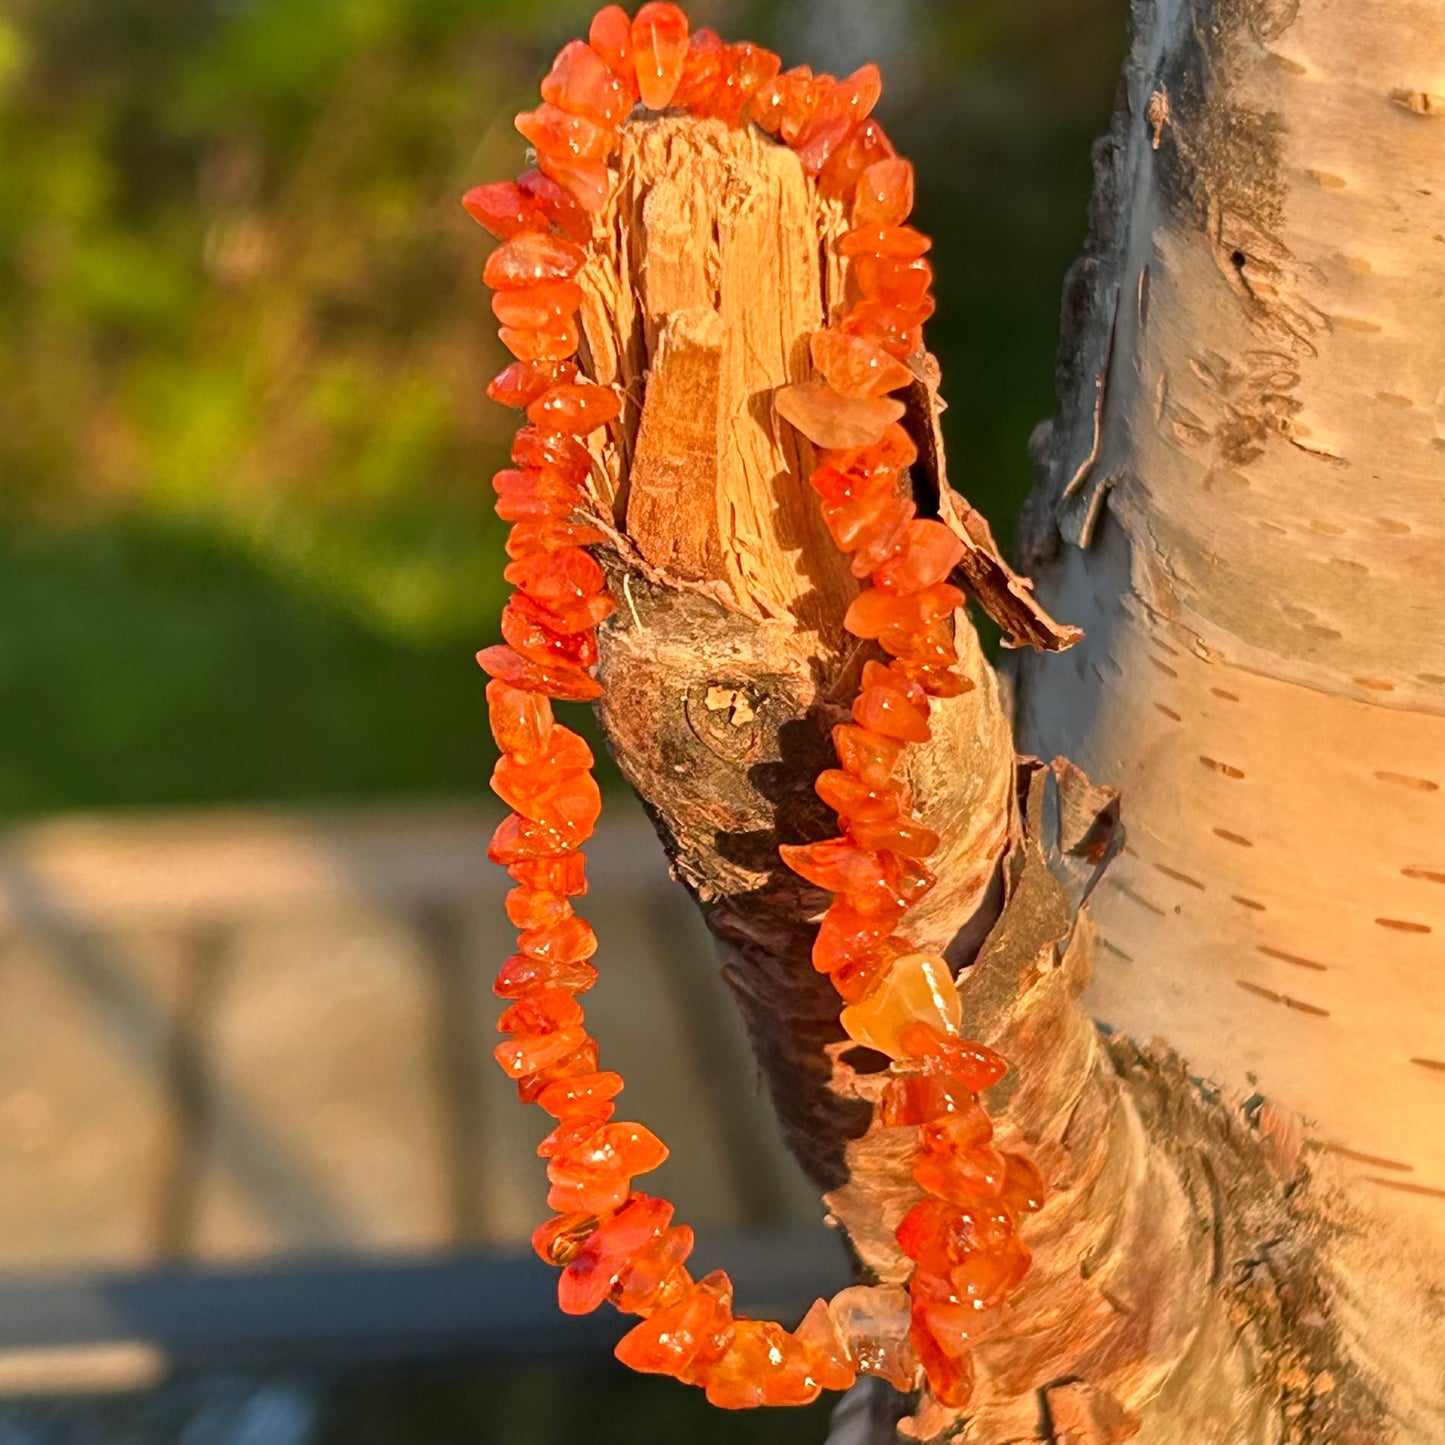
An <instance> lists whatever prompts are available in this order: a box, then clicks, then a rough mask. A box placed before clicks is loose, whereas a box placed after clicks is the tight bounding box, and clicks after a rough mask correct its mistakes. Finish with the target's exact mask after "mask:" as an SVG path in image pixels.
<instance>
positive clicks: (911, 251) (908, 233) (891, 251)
mask: <svg viewBox="0 0 1445 1445" xmlns="http://www.w3.org/2000/svg"><path fill="white" fill-rule="evenodd" d="M932 248H933V242H932V241H930V240H929V239H928V237H927V236H925V235H924V234H923V232H922V231H917V230H914V228H913V227H912V226H855V227H854V228H853V229H852V230H851V231H845V232H844V233H843V235H842V236H841V237H840V238H839V240H838V254H839V255H840V256H847V257H849V258H850V259H851V258H852V257H854V256H891V257H893V258H894V259H895V260H899V261H916V260H917V259H918V258H919V257H920V256H922V255H924V254H925V253H926V252H928V251H930V250H932Z"/></svg>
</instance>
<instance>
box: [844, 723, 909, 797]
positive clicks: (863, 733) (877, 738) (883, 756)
mask: <svg viewBox="0 0 1445 1445" xmlns="http://www.w3.org/2000/svg"><path fill="white" fill-rule="evenodd" d="M833 748H834V751H835V752H836V753H837V754H838V761H839V762H840V763H841V764H842V765H843V767H844V768H845V769H847V771H848V772H850V773H854V774H856V775H857V776H858V777H859V778H861V779H862V780H863V781H864V782H865V783H871V784H873V785H875V786H878V785H881V784H883V783H886V782H887V781H888V779H889V778H890V777H891V776H892V775H893V769H894V767H895V766H896V765H897V763H898V758H899V755H900V754H901V753H902V751H903V744H902V743H901V742H899V740H898V739H897V738H890V737H885V736H884V735H883V734H882V733H879V732H875V731H873V730H872V729H870V728H861V727H857V726H856V725H854V724H853V723H839V724H838V725H837V726H836V727H835V728H834V729H833Z"/></svg>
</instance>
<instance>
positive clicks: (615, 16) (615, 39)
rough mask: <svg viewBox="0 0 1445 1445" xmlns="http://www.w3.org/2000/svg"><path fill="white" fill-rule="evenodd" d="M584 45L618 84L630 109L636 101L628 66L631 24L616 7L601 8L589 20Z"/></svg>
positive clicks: (631, 69) (634, 75)
mask: <svg viewBox="0 0 1445 1445" xmlns="http://www.w3.org/2000/svg"><path fill="white" fill-rule="evenodd" d="M587 42H588V44H589V45H591V47H592V48H593V50H595V51H596V52H597V54H598V55H599V56H601V58H602V60H603V61H604V62H605V63H606V65H607V67H608V69H609V70H611V71H612V73H613V74H614V75H616V76H617V78H618V79H619V80H620V81H621V82H622V85H623V88H624V90H625V92H626V94H627V96H628V108H629V109H630V108H631V106H632V105H633V103H634V102H635V101H636V99H637V72H636V69H635V67H634V66H633V63H632V22H631V21H630V20H629V19H628V18H627V12H626V11H625V10H624V9H623V8H622V6H620V5H604V6H603V7H602V9H601V10H599V11H598V12H597V13H596V14H595V15H594V16H593V17H592V24H591V26H590V27H589V29H588V31H587Z"/></svg>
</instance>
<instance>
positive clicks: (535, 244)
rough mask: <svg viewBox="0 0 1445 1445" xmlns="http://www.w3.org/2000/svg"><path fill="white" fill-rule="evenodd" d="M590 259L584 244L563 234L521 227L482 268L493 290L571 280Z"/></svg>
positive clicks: (484, 276) (485, 279)
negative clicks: (552, 233) (578, 244)
mask: <svg viewBox="0 0 1445 1445" xmlns="http://www.w3.org/2000/svg"><path fill="white" fill-rule="evenodd" d="M586 259H587V257H586V254H585V253H584V252H583V251H582V249H581V247H579V246H574V245H573V244H572V242H571V241H564V240H563V239H562V238H561V237H560V236H549V235H547V234H545V233H544V232H542V231H519V232H518V233H517V234H516V235H515V236H513V237H512V239H511V240H510V241H504V242H503V243H502V244H501V245H500V246H498V247H497V249H496V250H495V251H493V252H492V254H491V255H490V256H488V257H487V264H486V266H484V267H483V268H482V280H483V281H484V282H486V284H487V285H488V286H489V287H491V289H492V290H493V291H501V290H504V289H506V288H508V287H516V286H540V285H542V284H543V283H544V282H549V281H567V280H570V279H571V278H572V277H573V276H575V275H576V274H577V272H578V271H580V270H581V269H582V263H583V262H584V261H585V260H586Z"/></svg>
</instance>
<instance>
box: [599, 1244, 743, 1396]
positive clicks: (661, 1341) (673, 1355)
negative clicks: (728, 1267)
mask: <svg viewBox="0 0 1445 1445" xmlns="http://www.w3.org/2000/svg"><path fill="white" fill-rule="evenodd" d="M732 1300H733V1292H732V1284H731V1282H730V1281H729V1280H728V1277H727V1275H725V1274H724V1273H723V1272H722V1271H721V1270H715V1271H714V1272H713V1273H712V1274H710V1275H707V1276H705V1277H704V1278H703V1279H700V1280H699V1281H698V1282H697V1284H695V1285H694V1286H693V1288H692V1289H691V1290H689V1291H688V1293H687V1294H685V1295H684V1296H683V1297H682V1298H681V1299H679V1300H676V1301H674V1302H673V1303H672V1304H670V1305H667V1306H666V1307H665V1308H663V1309H660V1310H658V1311H657V1313H656V1314H654V1315H652V1316H651V1317H649V1318H648V1319H645V1320H643V1321H642V1323H641V1324H639V1325H636V1326H634V1327H633V1328H632V1329H631V1330H629V1331H628V1332H627V1334H625V1335H624V1336H623V1337H622V1339H621V1340H620V1341H619V1342H618V1344H617V1348H616V1350H615V1351H614V1353H615V1354H616V1356H617V1358H618V1359H619V1360H621V1361H622V1363H623V1364H624V1365H627V1366H628V1367H629V1368H630V1369H634V1370H638V1371H640V1372H641V1373H643V1374H648V1375H671V1376H672V1377H674V1378H675V1379H681V1378H683V1377H684V1376H686V1375H688V1374H689V1373H691V1372H693V1371H697V1370H705V1369H706V1368H707V1367H708V1365H710V1364H711V1363H712V1362H713V1361H714V1360H716V1359H718V1358H719V1357H720V1356H721V1355H722V1354H723V1352H724V1351H725V1350H726V1349H727V1347H728V1345H729V1344H730V1343H731V1342H732V1336H733V1317H732Z"/></svg>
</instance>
